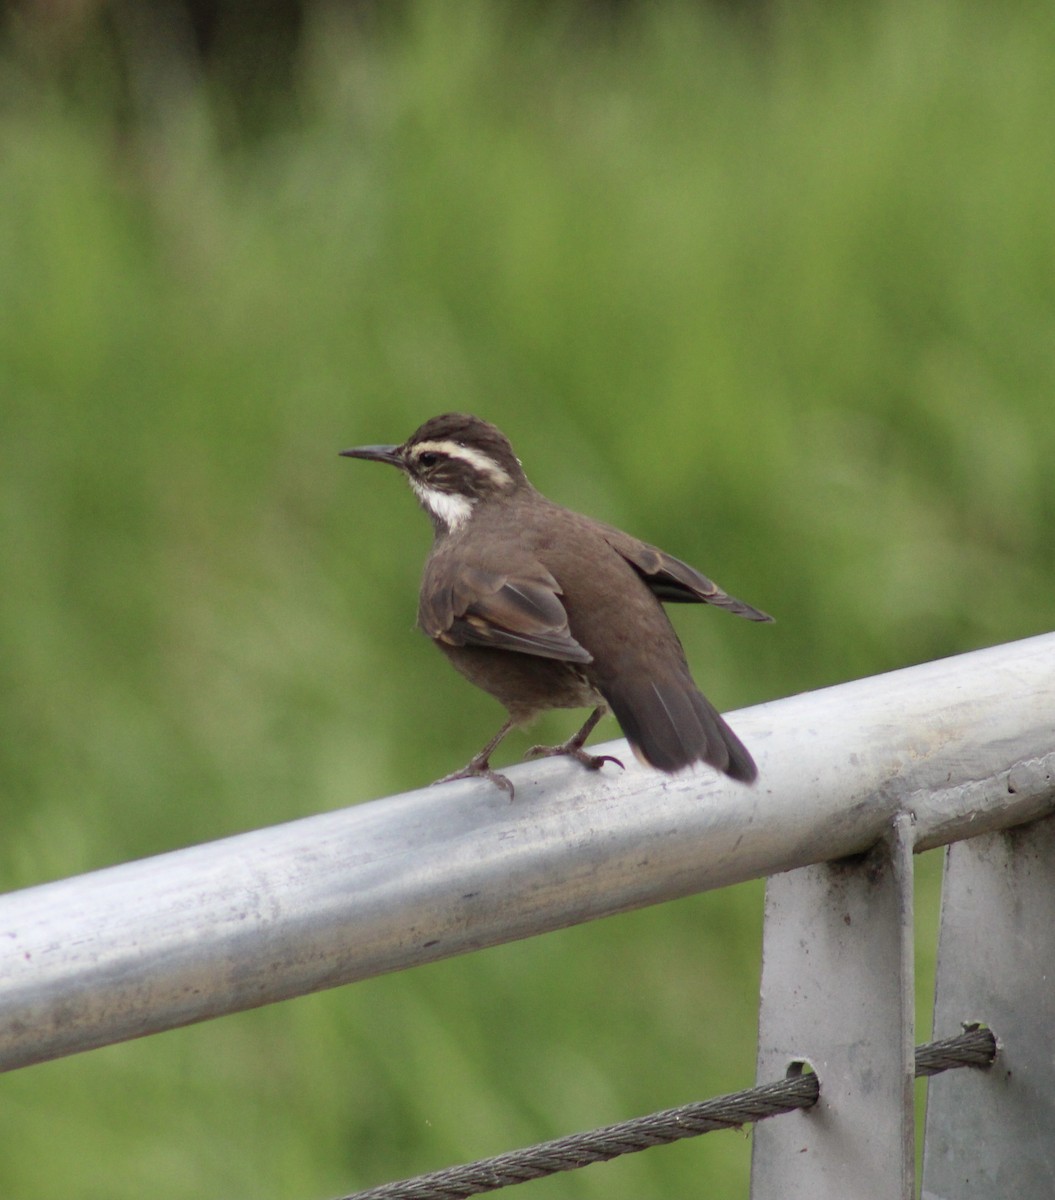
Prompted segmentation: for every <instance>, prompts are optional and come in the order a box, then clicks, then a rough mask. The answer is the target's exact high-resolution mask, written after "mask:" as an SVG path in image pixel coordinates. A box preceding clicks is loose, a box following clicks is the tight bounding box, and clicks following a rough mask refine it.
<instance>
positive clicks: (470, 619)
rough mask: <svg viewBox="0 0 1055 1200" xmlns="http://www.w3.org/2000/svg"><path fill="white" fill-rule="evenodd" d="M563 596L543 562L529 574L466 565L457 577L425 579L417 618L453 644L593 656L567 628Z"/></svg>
mask: <svg viewBox="0 0 1055 1200" xmlns="http://www.w3.org/2000/svg"><path fill="white" fill-rule="evenodd" d="M447 569H448V570H449V563H448V564H447ZM446 574H447V571H444V575H445V576H446ZM559 596H560V587H559V586H558V584H557V581H556V580H555V579H554V578H553V576H552V575H551V574H550V573H549V572H548V571H547V570H546V569H545V568H544V567H541V566H537V573H535V574H533V575H532V576H531V577H517V576H511V575H500V574H497V573H495V572H492V571H487V570H484V569H483V568H481V567H471V566H463V567H461V568H459V569H458V570H457V572H456V573H455V574H454V575H453V577H446V578H443V579H442V580H439V579H436V578H435V577H433V578H431V579H427V580H426V581H425V586H424V587H422V589H421V603H420V605H419V608H418V623H419V624H420V625H421V628H422V629H424V631H425V632H426V633H427V634H428V635H429V637H431V638H436V639H437V640H438V641H441V642H446V643H447V644H448V645H451V646H490V647H492V648H493V649H496V650H515V651H518V652H519V653H521V654H534V655H536V656H538V657H539V658H557V659H562V660H564V661H565V662H581V663H587V662H591V661H592V660H593V656H592V655H591V654H590V653H589V652H588V651H587V650H584V649H583V647H582V646H580V645H579V643H578V642H577V641H576V640H575V639H574V638H573V637H572V636H571V633H570V632H569V630H568V614H567V613H566V612H565V611H564V605H563V604H561V602H560V600H559V599H558V597H559Z"/></svg>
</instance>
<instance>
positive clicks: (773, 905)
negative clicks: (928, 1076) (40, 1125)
mask: <svg viewBox="0 0 1055 1200" xmlns="http://www.w3.org/2000/svg"><path fill="white" fill-rule="evenodd" d="M731 723H732V724H733V726H734V727H735V728H736V730H737V732H738V733H739V734H741V735H742V736H743V738H744V739H745V741H746V742H747V744H748V745H749V746H750V747H751V749H752V752H753V753H754V754H755V756H756V758H757V760H758V764H759V770H760V778H759V782H758V783H757V784H756V785H755V786H754V787H752V788H745V787H743V786H742V785H740V784H737V783H735V782H731V781H728V780H726V779H724V778H721V777H718V776H717V775H715V774H713V773H711V772H703V771H700V772H699V773H697V774H687V775H683V776H679V777H676V778H668V777H665V776H661V775H658V774H657V773H655V772H653V771H649V770H646V769H644V768H640V767H638V766H637V765H636V764H633V763H632V759H629V758H628V759H627V761H628V764H630V765H628V769H627V770H626V772H625V773H622V772H615V771H604V772H602V773H599V774H597V775H593V774H587V773H585V772H583V771H582V770H581V769H580V768H578V767H577V766H576V765H575V764H568V763H564V762H560V761H557V760H545V761H542V762H539V763H532V764H525V765H523V766H520V767H516V768H513V769H512V771H511V775H512V777H513V779H514V780H515V783H516V800H515V801H514V802H512V803H511V802H510V801H509V799H508V797H507V796H506V795H505V793H502V792H499V791H497V790H496V789H493V788H491V787H488V786H487V785H486V784H484V783H479V782H458V783H453V784H448V785H446V786H444V787H442V788H438V789H426V790H423V791H418V792H412V793H408V794H406V795H402V796H395V797H390V798H388V799H385V800H382V801H377V802H374V803H369V804H362V805H359V806H357V807H355V808H350V809H346V810H342V811H338V812H332V813H325V814H322V815H319V816H315V817H309V818H306V819H304V820H300V821H295V822H292V823H289V824H286V825H281V826H277V827H274V828H270V829H264V830H259V831H256V832H253V833H247V834H242V835H240V836H237V837H232V838H227V839H225V840H223V841H220V842H214V843H210V844H208V845H203V846H195V847H191V848H188V849H185V850H179V851H175V852H173V853H170V854H164V855H160V856H158V857H156V858H152V859H149V860H145V861H141V862H134V863H128V864H126V865H123V866H117V867H112V868H109V869H107V870H103V871H98V872H95V873H93V874H90V875H84V876H80V877H77V878H73V879H67V880H63V881H60V882H56V883H50V884H45V885H42V886H40V887H35V888H30V889H27V890H25V891H22V892H17V893H12V894H9V895H6V896H3V897H0V1069H6V1070H10V1069H13V1068H16V1067H22V1066H27V1065H29V1064H31V1063H35V1062H41V1061H44V1060H47V1059H51V1058H56V1057H59V1056H62V1055H65V1054H72V1053H76V1052H78V1051H82V1050H87V1049H90V1048H92V1047H96V1046H102V1045H106V1044H108V1043H112V1042H117V1041H121V1040H124V1039H127V1038H133V1037H140V1036H142V1035H144V1034H149V1033H154V1032H159V1031H161V1030H164V1029H170V1028H173V1027H175V1026H179V1025H185V1024H189V1023H191V1022H195V1021H201V1020H206V1019H208V1018H211V1017H216V1016H220V1015H221V1014H224V1013H229V1012H235V1011H239V1010H242V1009H247V1008H252V1007H256V1006H259V1005H262V1004H268V1003H271V1002H273V1001H276V1000H282V999H286V998H289V997H292V996H296V995H301V994H304V993H307V992H311V991H315V990H319V989H322V988H326V987H333V986H336V985H338V984H343V983H349V982H352V981H354V980H358V979H365V978H368V977H370V976H373V975H378V974H381V973H383V972H387V971H395V970H400V969H403V968H406V967H411V966H415V965H417V964H420V963H425V962H431V961H434V960H436V959H440V958H445V957H448V956H450V955H454V954H461V953H465V952H467V951H470V950H475V949H479V948H481V947H484V946H490V945H494V944H497V943H500V942H506V941H512V940H514V939H517V938H522V937H528V936H531V935H534V934H539V933H543V932H546V931H548V930H553V929H558V928H562V927H564V926H568V925H572V924H575V923H578V922H582V921H588V920H591V919H593V918H596V917H602V916H606V915H609V914H612V913H617V912H623V911H626V910H629V909H634V908H639V907H643V906H645V905H649V904H657V903H660V902H663V901H665V900H671V899H674V898H677V897H681V896H686V895H689V894H691V893H695V892H700V891H704V890H707V889H710V888H715V887H721V886H724V885H726V884H730V883H735V882H739V881H742V880H745V879H749V878H756V877H760V876H768V877H770V878H769V883H768V885H767V900H766V922H765V933H764V947H763V952H764V962H763V975H762V1000H761V1008H760V1042H759V1054H758V1064H757V1066H758V1076H759V1078H760V1079H773V1078H778V1077H780V1076H782V1075H783V1074H784V1072H785V1070H786V1068H787V1066H788V1064H789V1063H790V1062H793V1061H801V1060H807V1061H809V1063H810V1064H811V1065H812V1066H813V1068H814V1069H815V1071H816V1072H817V1074H818V1076H819V1077H820V1080H821V1098H820V1101H819V1103H818V1105H817V1106H816V1108H815V1109H814V1110H812V1111H811V1112H809V1113H808V1114H807V1113H795V1114H792V1115H790V1116H787V1117H782V1118H780V1119H779V1120H775V1121H769V1122H766V1123H765V1125H764V1126H760V1127H759V1128H758V1130H757V1131H756V1136H755V1143H754V1157H753V1167H752V1177H753V1182H752V1196H753V1197H754V1198H755V1200H770V1198H775V1197H781V1198H782V1200H783V1198H786V1197H794V1196H797V1195H800V1194H801V1195H805V1194H806V1193H807V1192H808V1193H809V1195H810V1196H811V1198H812V1200H824V1198H825V1197H828V1196H831V1197H835V1196H839V1197H840V1198H845V1197H848V1196H849V1197H853V1196H862V1197H864V1196H867V1197H869V1200H884V1198H885V1197H888V1196H889V1197H891V1198H893V1197H898V1198H899V1200H903V1198H904V1197H908V1196H910V1195H911V1192H912V1173H913V1166H912V1144H913V1128H912V1083H911V1081H912V1070H913V1034H914V1030H913V1012H912V1008H913V1005H912V999H913V970H912V888H911V878H912V853H913V852H914V851H919V850H925V849H929V848H933V847H936V846H940V845H948V846H950V849H949V851H948V856H949V857H948V863H947V872H946V884H945V898H944V902H943V918H942V930H941V938H940V945H939V966H938V986H937V1000H936V1007H935V1026H934V1029H935V1035H936V1036H948V1035H949V1034H951V1033H957V1032H960V1026H961V1024H962V1023H964V1022H972V1021H983V1022H986V1023H987V1024H989V1025H990V1026H991V1027H992V1028H993V1029H994V1030H995V1031H996V1032H997V1034H998V1037H999V1039H1000V1041H1001V1055H1002V1056H1001V1059H1000V1064H999V1066H998V1067H994V1068H993V1070H992V1071H990V1072H986V1073H984V1074H983V1073H981V1072H957V1073H955V1074H954V1075H953V1076H950V1077H949V1083H948V1086H947V1088H946V1085H945V1083H944V1080H942V1081H936V1082H935V1083H934V1084H932V1085H931V1086H932V1092H931V1100H930V1108H929V1111H928V1114H927V1142H928V1145H927V1152H926V1154H925V1160H924V1183H923V1186H924V1193H923V1194H924V1196H925V1197H935V1198H937V1197H945V1196H953V1195H955V1196H957V1197H961V1198H963V1197H966V1198H967V1200H972V1198H974V1197H978V1198H981V1197H986V1198H989V1200H992V1198H995V1197H997V1196H1004V1195H1011V1194H1014V1195H1016V1196H1017V1197H1027V1198H1029V1197H1040V1196H1044V1197H1048V1196H1051V1195H1055V1132H1053V1131H1055V1091H1053V1089H1055V1085H1053V1083H1052V1081H1051V1078H1050V1076H1051V1061H1050V1059H1051V1044H1052V1031H1053V1030H1055V986H1053V975H1055V920H1053V919H1052V916H1053V914H1055V833H1053V830H1055V822H1053V821H1052V820H1041V819H1040V818H1044V817H1047V816H1048V815H1049V814H1051V813H1053V812H1055V634H1049V635H1044V636H1041V637H1036V638H1031V639H1028V640H1025V641H1021V642H1016V643H1013V644H1010V645H1005V646H998V647H994V648H991V649H988V650H980V651H976V652H974V653H971V654H966V655H962V656H960V657H957V658H953V659H945V660H942V661H939V662H934V663H928V664H925V665H923V666H919V667H912V668H908V669H906V670H902V671H895V672H893V673H891V674H888V675H883V676H878V677H875V678H871V679H865V680H860V681H857V682H854V683H849V684H843V685H840V686H838V687H833V688H828V689H825V690H823V691H818V692H812V693H809V694H806V695H802V696H795V697H791V698H789V699H786V700H780V701H774V702H772V703H769V704H763V705H759V706H757V707H755V708H751V709H746V710H743V711H741V712H739V713H736V714H734V715H733V717H732V718H731ZM619 747H620V744H619V743H616V744H613V747H612V749H613V750H614V751H615V752H616V753H618V752H619ZM965 839H970V840H965ZM1045 1059H1046V1060H1047V1061H1046V1062H1045ZM1044 1071H1047V1074H1046V1075H1045V1074H1043V1072H1044ZM965 1075H967V1076H970V1080H969V1081H967V1082H964V1081H963V1079H962V1077H963V1076H965ZM1009 1182H1011V1183H1013V1184H1014V1186H1013V1187H1009Z"/></svg>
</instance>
